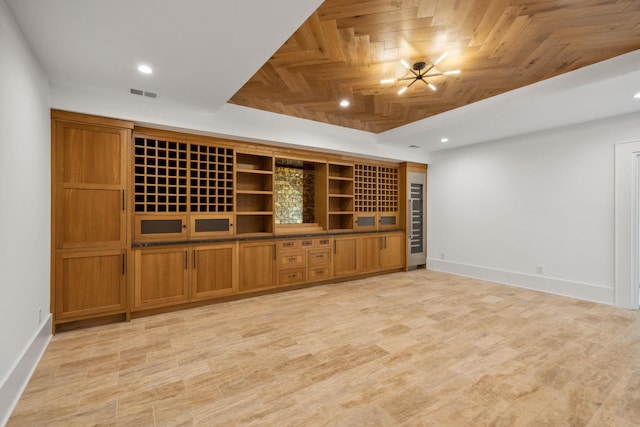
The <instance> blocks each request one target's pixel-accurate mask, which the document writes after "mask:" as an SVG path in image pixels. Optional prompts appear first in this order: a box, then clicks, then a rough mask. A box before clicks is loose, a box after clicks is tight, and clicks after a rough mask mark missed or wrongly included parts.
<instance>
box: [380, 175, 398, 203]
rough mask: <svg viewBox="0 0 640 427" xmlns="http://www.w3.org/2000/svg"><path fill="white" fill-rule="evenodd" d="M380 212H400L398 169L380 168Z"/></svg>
mask: <svg viewBox="0 0 640 427" xmlns="http://www.w3.org/2000/svg"><path fill="white" fill-rule="evenodd" d="M377 193H378V212H398V168H391V167H383V166H379V167H378V191H377Z"/></svg>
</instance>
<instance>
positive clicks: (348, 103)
mask: <svg viewBox="0 0 640 427" xmlns="http://www.w3.org/2000/svg"><path fill="white" fill-rule="evenodd" d="M349 105H351V103H350V102H349V101H347V100H346V99H343V100H342V101H340V106H341V107H342V108H347V107H348V106H349Z"/></svg>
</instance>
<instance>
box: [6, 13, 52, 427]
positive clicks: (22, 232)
mask: <svg viewBox="0 0 640 427" xmlns="http://www.w3.org/2000/svg"><path fill="white" fill-rule="evenodd" d="M50 144H51V142H50V121H49V104H48V84H47V81H46V79H45V77H44V74H43V73H42V71H41V68H40V67H39V65H38V64H37V62H36V61H35V59H34V57H33V55H32V54H31V51H30V49H29V48H28V47H27V45H26V43H25V41H24V39H23V38H22V35H21V33H20V31H19V30H18V28H17V26H16V24H15V22H14V20H13V17H12V16H11V14H10V13H9V10H8V9H7V6H6V4H5V2H4V0H0V341H1V342H2V344H1V345H0V391H1V393H0V401H1V402H0V424H2V418H3V416H4V415H5V414H3V413H2V412H3V409H6V405H7V404H8V403H10V402H7V399H12V397H13V396H12V395H11V394H12V392H13V391H16V390H7V387H8V386H7V384H8V383H9V381H8V380H9V378H10V376H11V374H12V373H14V371H15V369H16V367H17V366H18V364H19V363H20V362H21V360H22V358H23V356H24V355H25V354H26V353H27V351H28V349H29V348H30V346H31V345H32V343H33V342H34V340H35V339H36V337H37V336H38V334H39V332H40V331H41V330H42V329H43V327H46V325H47V323H46V321H47V320H48V319H49V250H50V244H49V242H50V220H49V218H50V215H51V214H50V210H51V207H50V189H51V184H50ZM40 308H42V321H41V322H38V309H40ZM48 334H50V331H49V332H48ZM12 384H13V383H12ZM17 392H18V393H19V390H17ZM7 393H9V395H8V394H7Z"/></svg>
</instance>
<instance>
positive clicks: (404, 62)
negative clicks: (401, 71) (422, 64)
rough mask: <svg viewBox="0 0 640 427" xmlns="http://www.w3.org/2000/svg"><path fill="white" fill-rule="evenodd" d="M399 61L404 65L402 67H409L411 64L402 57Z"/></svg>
mask: <svg viewBox="0 0 640 427" xmlns="http://www.w3.org/2000/svg"><path fill="white" fill-rule="evenodd" d="M400 63H401V64H402V65H404V67H405V68H411V66H410V65H409V63H408V62H407V61H405V60H404V59H401V60H400Z"/></svg>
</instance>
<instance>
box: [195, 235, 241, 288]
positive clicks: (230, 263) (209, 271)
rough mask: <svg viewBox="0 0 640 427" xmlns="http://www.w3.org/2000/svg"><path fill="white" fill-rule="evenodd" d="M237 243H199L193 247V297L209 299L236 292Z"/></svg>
mask: <svg viewBox="0 0 640 427" xmlns="http://www.w3.org/2000/svg"><path fill="white" fill-rule="evenodd" d="M236 248H237V245H236V243H235V242H234V243H217V244H210V245H198V246H194V247H193V248H192V249H191V268H192V270H191V271H192V274H191V299H192V300H200V299H209V298H215V297H220V296H225V295H231V294H233V293H234V292H235V290H236V288H237V285H236V282H237V278H236V274H237V269H235V268H233V267H234V266H235V265H236V261H235V259H236Z"/></svg>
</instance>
